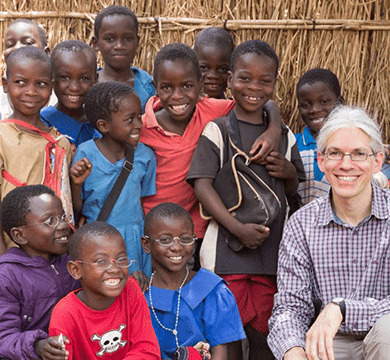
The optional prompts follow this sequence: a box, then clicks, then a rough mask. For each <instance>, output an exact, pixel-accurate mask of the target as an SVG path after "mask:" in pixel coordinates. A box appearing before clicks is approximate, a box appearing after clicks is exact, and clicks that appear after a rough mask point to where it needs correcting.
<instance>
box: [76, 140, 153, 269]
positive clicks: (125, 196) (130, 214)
mask: <svg viewBox="0 0 390 360" xmlns="http://www.w3.org/2000/svg"><path fill="white" fill-rule="evenodd" d="M84 156H85V157H86V158H87V159H88V160H89V161H90V162H91V164H92V171H91V174H90V175H89V176H88V177H87V179H86V180H85V181H84V184H83V187H82V194H81V197H82V199H83V201H84V204H83V209H82V214H83V215H84V216H85V217H86V218H87V222H93V221H96V219H97V218H98V215H99V213H100V210H101V209H102V207H103V204H104V202H105V200H106V198H107V196H108V194H109V192H110V191H111V189H112V187H113V186H114V183H115V181H116V179H117V178H118V176H119V173H120V171H121V170H122V166H123V162H124V160H125V159H124V158H123V159H121V160H119V161H117V162H116V163H115V164H113V163H111V162H110V161H109V160H108V159H107V158H106V157H105V156H104V155H103V154H102V153H101V152H100V150H99V149H98V147H97V146H96V144H95V141H94V140H89V141H87V142H85V143H83V144H81V145H80V146H79V147H78V149H77V152H76V156H75V159H74V161H77V160H80V159H82V158H83V157H84ZM155 193H156V158H155V156H154V153H153V151H152V150H151V149H150V148H149V147H148V146H146V145H144V144H142V143H138V145H137V147H136V148H135V152H134V168H133V170H132V172H131V173H130V175H129V177H128V178H127V180H126V183H125V186H124V187H123V189H122V192H121V194H120V196H119V198H118V200H117V202H116V203H115V206H114V208H113V209H112V211H111V213H110V215H109V217H108V218H107V222H108V223H109V224H111V225H113V226H115V227H116V228H117V229H118V230H119V232H120V233H121V234H122V236H123V238H124V239H125V242H126V248H127V255H128V257H129V258H130V259H135V260H136V262H135V263H134V264H132V265H131V266H130V268H129V271H130V273H132V272H133V271H136V270H141V271H143V272H144V273H145V274H146V275H147V276H150V274H151V260H150V256H149V255H147V254H146V253H145V252H144V251H143V249H142V246H141V241H140V240H141V236H142V235H143V229H144V216H143V209H142V205H141V198H142V197H144V196H150V195H154V194H155Z"/></svg>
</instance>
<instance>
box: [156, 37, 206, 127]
mask: <svg viewBox="0 0 390 360" xmlns="http://www.w3.org/2000/svg"><path fill="white" fill-rule="evenodd" d="M153 81H154V84H155V87H156V93H157V96H158V97H159V98H160V101H161V105H162V106H163V107H164V109H165V111H166V112H167V113H168V115H169V117H170V120H171V121H175V122H186V123H188V122H189V121H190V120H191V117H192V114H193V112H194V109H195V106H196V104H197V102H198V100H199V96H200V95H201V91H202V86H203V81H202V73H201V71H200V68H199V61H198V58H197V56H196V54H195V52H194V50H192V49H191V48H190V47H189V46H188V45H185V44H182V43H173V44H168V45H166V46H164V47H163V48H162V49H161V50H160V51H159V52H158V53H157V55H156V57H155V60H154V72H153Z"/></svg>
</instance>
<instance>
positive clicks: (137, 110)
mask: <svg viewBox="0 0 390 360" xmlns="http://www.w3.org/2000/svg"><path fill="white" fill-rule="evenodd" d="M105 123H106V128H105V130H104V133H103V136H109V137H110V138H111V139H113V140H114V141H116V142H118V143H120V144H128V145H131V146H133V147H136V146H137V144H138V141H139V138H140V134H141V129H142V119H141V101H140V99H139V98H138V96H137V95H135V94H129V95H127V96H124V97H123V98H122V99H120V100H119V104H118V110H117V111H116V112H111V120H110V121H106V122H105Z"/></svg>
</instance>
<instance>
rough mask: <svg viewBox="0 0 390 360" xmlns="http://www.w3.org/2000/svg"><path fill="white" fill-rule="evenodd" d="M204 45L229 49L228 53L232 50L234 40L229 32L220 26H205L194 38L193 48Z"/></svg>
mask: <svg viewBox="0 0 390 360" xmlns="http://www.w3.org/2000/svg"><path fill="white" fill-rule="evenodd" d="M205 46H213V47H217V48H220V49H229V50H230V53H232V52H233V50H234V42H233V38H232V36H231V35H230V33H229V32H228V31H227V30H225V29H222V28H218V27H207V28H204V29H203V30H201V31H200V32H199V33H198V35H197V36H196V39H195V44H194V50H195V52H197V51H198V49H199V48H201V47H205Z"/></svg>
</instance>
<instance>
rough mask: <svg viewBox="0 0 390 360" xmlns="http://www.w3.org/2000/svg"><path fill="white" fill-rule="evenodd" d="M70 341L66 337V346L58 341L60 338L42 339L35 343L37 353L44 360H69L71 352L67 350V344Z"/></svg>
mask: <svg viewBox="0 0 390 360" xmlns="http://www.w3.org/2000/svg"><path fill="white" fill-rule="evenodd" d="M69 343H70V342H69V340H68V338H67V337H66V336H64V344H61V343H60V342H59V341H58V336H52V337H49V338H47V339H41V340H38V341H36V342H35V353H36V354H37V355H38V356H39V357H40V358H42V359H43V360H53V359H54V360H67V359H68V356H69V352H68V351H66V350H65V344H69Z"/></svg>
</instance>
